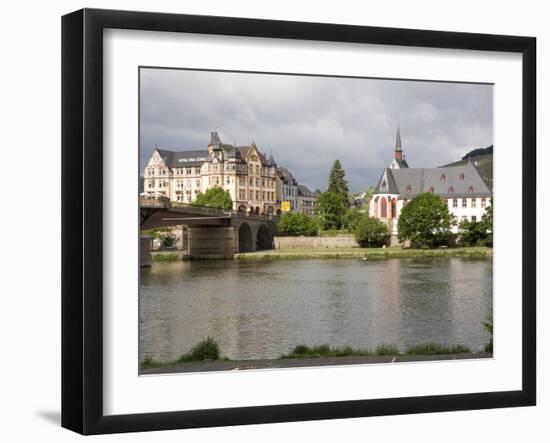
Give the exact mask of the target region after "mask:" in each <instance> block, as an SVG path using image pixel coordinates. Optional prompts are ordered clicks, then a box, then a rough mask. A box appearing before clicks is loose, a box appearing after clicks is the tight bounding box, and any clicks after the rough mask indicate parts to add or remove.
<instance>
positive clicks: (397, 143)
mask: <svg viewBox="0 0 550 443" xmlns="http://www.w3.org/2000/svg"><path fill="white" fill-rule="evenodd" d="M395 159H396V160H403V148H402V146H401V131H400V130H399V125H397V134H396V135H395Z"/></svg>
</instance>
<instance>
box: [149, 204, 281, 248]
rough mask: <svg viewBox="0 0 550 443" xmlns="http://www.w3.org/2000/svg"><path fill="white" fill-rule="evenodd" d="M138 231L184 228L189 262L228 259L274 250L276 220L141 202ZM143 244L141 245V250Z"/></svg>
mask: <svg viewBox="0 0 550 443" xmlns="http://www.w3.org/2000/svg"><path fill="white" fill-rule="evenodd" d="M140 212H141V214H140V217H141V229H142V230H144V229H151V228H156V227H162V226H179V225H183V226H186V227H187V235H188V238H187V245H188V251H187V254H188V255H189V257H191V258H227V257H232V256H233V254H235V253H237V252H251V251H257V250H263V249H273V236H274V235H275V233H276V229H277V222H278V217H275V216H269V215H266V216H264V215H257V214H249V213H244V212H237V211H232V210H228V211H226V210H221V209H216V208H205V207H199V206H193V205H184V204H175V203H169V202H159V201H156V199H155V201H141V204H140ZM144 244H145V243H142V248H143V247H144Z"/></svg>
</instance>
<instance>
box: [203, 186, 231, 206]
mask: <svg viewBox="0 0 550 443" xmlns="http://www.w3.org/2000/svg"><path fill="white" fill-rule="evenodd" d="M194 204H195V205H197V206H207V207H209V208H221V209H231V208H232V207H233V201H232V200H231V195H230V194H229V192H228V191H224V190H223V189H222V188H219V187H214V188H210V189H207V190H206V192H205V193H202V192H199V193H198V194H197V197H196V198H195V202H194Z"/></svg>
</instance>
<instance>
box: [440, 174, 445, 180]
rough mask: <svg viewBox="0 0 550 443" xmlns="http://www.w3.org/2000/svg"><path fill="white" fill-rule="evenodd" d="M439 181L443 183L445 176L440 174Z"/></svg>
mask: <svg viewBox="0 0 550 443" xmlns="http://www.w3.org/2000/svg"><path fill="white" fill-rule="evenodd" d="M439 180H441V181H442V182H444V181H445V174H441V177H440V178H439Z"/></svg>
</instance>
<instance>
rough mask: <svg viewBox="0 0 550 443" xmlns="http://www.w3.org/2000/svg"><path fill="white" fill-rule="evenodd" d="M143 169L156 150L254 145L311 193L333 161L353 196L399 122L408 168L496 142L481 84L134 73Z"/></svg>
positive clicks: (387, 155) (370, 176)
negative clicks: (218, 142)
mask: <svg viewBox="0 0 550 443" xmlns="http://www.w3.org/2000/svg"><path fill="white" fill-rule="evenodd" d="M140 75H141V78H140V79H141V85H140V92H141V95H140V103H141V106H140V119H141V121H140V162H141V165H140V168H141V169H143V166H144V164H145V163H146V162H147V160H148V159H149V157H150V155H151V153H152V151H153V150H154V148H155V145H158V146H159V147H162V148H165V149H173V150H190V149H206V146H207V144H208V142H209V140H210V136H209V135H210V131H212V130H214V129H217V130H218V133H219V134H220V138H221V139H222V141H223V142H224V143H236V144H239V145H245V144H249V143H250V142H251V141H252V140H254V141H255V142H256V144H257V145H258V147H259V149H260V150H262V151H264V152H266V153H269V152H273V156H274V158H275V160H276V161H277V163H278V164H279V165H283V166H287V167H288V168H289V169H290V170H291V171H292V172H293V174H294V175H295V176H296V178H297V179H298V180H299V181H300V183H303V184H305V185H307V186H309V187H310V188H312V189H316V188H319V189H325V187H326V185H327V177H328V172H329V169H330V166H331V164H332V162H333V161H334V160H335V159H339V160H340V161H341V162H342V165H343V166H344V169H345V171H346V176H347V178H348V181H349V183H350V189H351V190H352V191H359V190H364V189H366V188H367V187H368V186H371V185H374V184H375V183H376V181H377V180H378V177H379V175H380V172H381V169H382V168H383V167H385V166H386V165H387V164H388V163H389V161H390V160H391V158H392V156H393V145H394V140H395V131H396V127H397V124H398V123H399V125H400V127H401V136H402V141H403V151H404V152H405V154H406V156H407V161H408V163H409V165H410V166H411V167H434V166H440V165H443V164H446V163H450V162H452V161H456V160H458V159H460V158H461V157H462V156H463V155H464V154H465V153H466V152H468V151H469V150H471V149H473V148H479V147H486V146H489V145H491V144H493V87H492V86H491V85H484V84H464V83H447V82H422V81H406V80H403V81H402V80H380V79H366V78H361V79H356V78H335V77H312V76H294V75H277V74H251V73H230V72H207V71H189V70H170V69H151V68H147V69H141V72H140Z"/></svg>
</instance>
